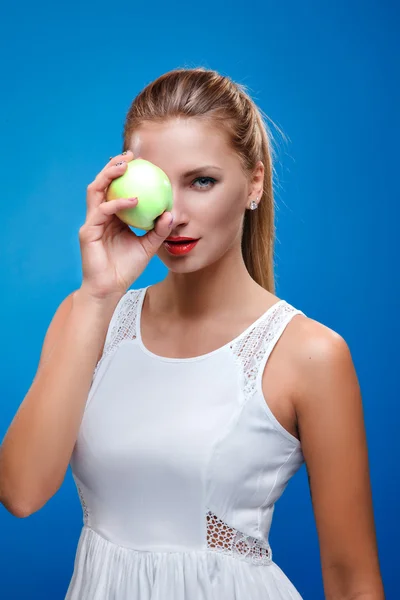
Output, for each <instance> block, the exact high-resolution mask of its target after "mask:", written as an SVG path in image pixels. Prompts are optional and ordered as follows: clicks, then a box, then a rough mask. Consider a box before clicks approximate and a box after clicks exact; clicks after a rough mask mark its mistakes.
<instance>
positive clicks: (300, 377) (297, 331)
mask: <svg viewBox="0 0 400 600" xmlns="http://www.w3.org/2000/svg"><path fill="white" fill-rule="evenodd" d="M292 321H293V322H292V323H290V336H288V337H290V340H289V339H288V343H287V353H288V354H289V356H290V365H291V367H292V373H293V376H294V377H293V380H294V386H293V397H292V401H293V404H294V407H295V410H296V414H297V416H298V419H299V420H300V419H301V418H302V417H303V418H304V419H305V420H306V417H309V416H310V415H311V416H310V418H315V416H316V412H318V411H320V410H321V409H324V408H325V409H327V411H328V412H329V411H330V410H339V409H340V406H342V407H343V408H344V406H343V405H344V404H346V403H347V405H349V404H351V402H352V401H353V400H352V398H356V400H355V402H356V403H358V399H359V384H358V380H357V375H356V372H355V368H354V364H353V359H352V355H351V352H350V348H349V346H348V344H347V342H346V340H345V339H344V338H343V337H342V336H341V335H340V334H339V333H337V332H336V331H334V330H333V329H331V328H329V327H327V326H326V325H324V324H322V323H320V322H318V321H315V320H314V319H311V318H309V317H307V316H305V315H302V314H301V315H296V318H294V319H292ZM348 407H349V406H348Z"/></svg>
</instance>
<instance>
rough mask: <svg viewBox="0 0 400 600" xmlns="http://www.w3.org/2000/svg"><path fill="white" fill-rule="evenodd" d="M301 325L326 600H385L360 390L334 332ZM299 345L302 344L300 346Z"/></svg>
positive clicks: (307, 453) (309, 458)
mask: <svg viewBox="0 0 400 600" xmlns="http://www.w3.org/2000/svg"><path fill="white" fill-rule="evenodd" d="M301 321H302V322H301V323H300V320H299V330H298V331H299V344H296V348H297V349H296V350H295V352H296V354H297V356H296V373H297V374H298V375H297V377H296V381H297V382H298V385H297V386H296V387H297V389H296V398H295V399H294V404H295V408H296V413H297V419H298V427H299V434H300V438H301V443H302V449H303V454H304V458H305V461H306V466H307V472H308V476H309V482H310V492H311V498H312V504H313V510H314V516H315V520H316V526H317V531H318V537H319V544H320V555H321V565H322V575H323V581H324V589H325V596H326V599H327V600H339V599H340V600H384V591H383V585H382V579H381V574H380V568H379V560H378V551H377V544H376V535H375V526H374V516H373V506H372V496H371V487H370V479H369V465H368V452H367V444H366V435H365V428H364V418H363V408H362V400H361V394H360V388H359V383H358V379H357V375H356V372H355V369H354V365H353V361H352V357H351V354H350V351H349V348H348V346H347V344H346V342H345V341H344V339H343V338H342V337H341V336H340V335H339V334H337V333H336V332H334V331H333V330H331V329H329V328H328V327H325V326H324V325H322V324H320V323H318V322H317V321H314V320H312V319H307V320H303V319H302V320H301ZM300 338H301V339H300Z"/></svg>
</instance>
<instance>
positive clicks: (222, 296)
mask: <svg viewBox="0 0 400 600" xmlns="http://www.w3.org/2000/svg"><path fill="white" fill-rule="evenodd" d="M266 293H267V292H266V291H265V290H264V289H263V288H262V287H261V286H259V285H258V284H257V283H256V282H255V281H254V280H253V279H252V278H251V276H250V275H249V273H248V271H247V269H246V265H245V263H244V260H243V257H242V253H241V249H240V248H239V249H238V250H236V251H234V250H233V249H232V252H230V253H227V254H226V255H225V256H224V257H223V259H221V260H220V261H216V262H215V263H213V264H212V265H209V266H208V267H206V268H204V269H201V270H198V271H195V272H193V273H175V272H173V271H169V272H168V275H167V277H166V278H165V279H164V281H162V282H161V283H159V284H157V291H156V292H155V294H154V296H156V298H154V299H152V302H151V303H152V304H153V306H154V308H155V309H156V311H157V312H158V311H160V312H163V313H164V314H169V315H170V316H171V318H174V317H175V318H176V317H181V318H190V319H191V318H194V317H206V316H210V315H215V316H216V317H217V316H218V313H224V314H226V313H229V312H231V311H232V312H233V313H234V312H236V311H237V310H239V309H243V306H244V305H245V304H246V303H248V302H249V297H251V296H252V295H253V294H254V295H258V296H259V295H260V294H262V295H265V294H266Z"/></svg>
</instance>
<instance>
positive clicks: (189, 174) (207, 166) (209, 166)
mask: <svg viewBox="0 0 400 600" xmlns="http://www.w3.org/2000/svg"><path fill="white" fill-rule="evenodd" d="M207 169H217V170H218V171H222V169H221V167H217V166H216V165H203V166H202V167H196V168H195V169H191V170H190V171H186V173H184V174H183V177H190V176H191V175H196V173H201V172H202V171H206V170H207Z"/></svg>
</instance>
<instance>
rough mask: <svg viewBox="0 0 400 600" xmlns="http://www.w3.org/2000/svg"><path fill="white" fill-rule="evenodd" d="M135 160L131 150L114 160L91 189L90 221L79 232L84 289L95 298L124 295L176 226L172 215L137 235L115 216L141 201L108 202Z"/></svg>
mask: <svg viewBox="0 0 400 600" xmlns="http://www.w3.org/2000/svg"><path fill="white" fill-rule="evenodd" d="M132 159H133V153H132V152H131V151H130V150H128V151H127V152H126V154H120V155H118V156H115V157H114V158H112V159H111V160H110V162H109V163H108V164H107V165H106V166H105V167H104V169H103V170H102V171H100V173H99V174H98V175H97V176H96V178H95V179H94V181H92V183H90V184H89V185H88V188H87V198H86V200H87V213H86V222H85V223H84V225H82V227H81V228H80V230H79V243H80V249H81V255H82V272H83V281H82V286H81V288H82V289H85V291H86V292H87V293H88V294H89V295H90V296H91V297H93V298H95V299H104V298H108V297H110V296H114V295H121V296H122V295H123V294H124V293H125V292H126V290H127V289H128V288H129V287H130V286H131V285H132V283H133V282H134V281H135V280H136V279H137V278H138V277H139V275H140V274H141V273H142V272H143V271H144V269H145V268H146V266H147V264H148V262H149V261H150V259H151V258H152V257H153V256H154V255H155V254H156V252H157V250H158V249H159V248H160V246H161V244H162V243H163V241H164V240H165V239H166V238H167V237H168V235H169V234H170V232H171V227H172V214H171V213H170V212H164V213H163V214H162V215H160V217H158V219H157V221H156V224H155V227H154V229H152V230H151V231H149V232H147V233H146V234H145V235H143V236H137V235H136V234H135V233H134V232H133V231H132V230H131V229H130V228H129V226H128V225H127V224H126V223H123V222H122V221H121V220H120V219H119V218H118V217H117V216H116V214H115V213H117V212H118V211H120V210H122V209H124V208H132V207H134V206H136V205H137V203H138V199H137V198H134V199H132V198H129V199H126V198H125V199H124V198H121V199H117V200H110V201H108V202H107V201H106V193H107V188H108V186H109V185H110V184H111V182H112V181H113V179H116V178H117V177H120V176H121V175H122V174H123V173H124V172H125V170H126V167H127V161H130V160H132Z"/></svg>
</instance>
